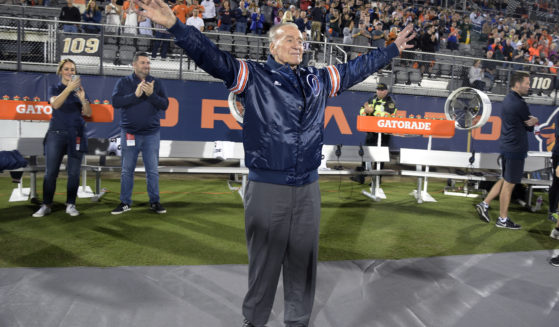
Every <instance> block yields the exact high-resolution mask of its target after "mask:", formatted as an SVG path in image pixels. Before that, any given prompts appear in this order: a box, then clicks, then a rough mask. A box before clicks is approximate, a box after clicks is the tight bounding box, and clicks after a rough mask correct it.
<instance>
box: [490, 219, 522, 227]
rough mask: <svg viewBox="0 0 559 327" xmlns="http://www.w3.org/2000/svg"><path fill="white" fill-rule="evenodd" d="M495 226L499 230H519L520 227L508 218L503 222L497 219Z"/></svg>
mask: <svg viewBox="0 0 559 327" xmlns="http://www.w3.org/2000/svg"><path fill="white" fill-rule="evenodd" d="M495 226H497V227H499V228H508V229H520V225H517V224H515V223H514V222H513V221H512V220H510V218H507V220H505V222H502V221H501V219H497V223H496V224H495Z"/></svg>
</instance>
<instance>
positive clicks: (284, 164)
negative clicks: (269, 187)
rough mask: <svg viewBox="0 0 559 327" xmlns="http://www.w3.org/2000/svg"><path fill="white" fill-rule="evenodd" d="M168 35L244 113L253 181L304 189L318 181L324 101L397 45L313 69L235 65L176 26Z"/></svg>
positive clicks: (194, 33)
mask: <svg viewBox="0 0 559 327" xmlns="http://www.w3.org/2000/svg"><path fill="white" fill-rule="evenodd" d="M169 31H170V32H171V33H172V34H173V35H175V37H176V38H177V40H176V43H177V45H178V46H180V47H181V48H183V49H184V50H185V51H186V54H187V55H188V56H189V57H190V58H192V60H194V62H196V64H197V65H198V66H199V67H201V68H202V69H204V70H205V71H206V72H208V73H209V74H210V75H212V76H214V77H216V78H219V79H221V80H223V81H224V82H225V85H226V86H227V88H228V89H229V91H230V92H233V93H235V94H237V98H238V99H239V101H241V103H242V104H243V106H244V108H245V113H244V119H243V121H244V123H243V145H244V150H245V164H246V166H247V167H248V168H249V176H248V177H249V179H250V180H252V181H258V182H265V183H272V184H282V185H295V186H300V185H305V184H308V183H312V182H314V181H316V180H317V179H318V171H317V168H318V166H319V165H320V160H321V156H322V145H323V134H324V108H325V107H326V100H327V99H328V97H333V96H336V95H338V94H339V93H340V92H342V91H344V90H346V89H348V88H349V87H351V86H353V85H355V84H357V83H359V82H361V81H363V80H364V79H365V78H367V77H368V76H369V75H371V74H373V73H374V72H376V71H377V70H378V69H380V68H381V67H384V66H385V65H386V64H388V63H389V62H390V60H391V59H392V58H393V57H395V56H397V55H398V54H399V51H398V48H397V47H396V45H391V46H389V47H388V48H386V49H383V50H373V51H371V52H370V53H368V54H366V55H363V56H360V57H358V58H356V59H355V60H352V61H349V62H348V63H347V64H340V65H333V66H328V67H325V68H321V69H317V68H314V67H301V66H299V67H297V69H295V70H293V69H291V67H289V65H281V64H279V63H277V62H276V61H275V60H274V59H273V58H272V57H271V56H270V57H268V61H267V62H266V63H257V62H252V61H244V60H238V59H236V58H235V57H233V56H232V55H231V54H229V53H227V52H223V51H221V50H219V49H218V48H217V47H216V46H215V45H214V44H213V43H211V41H210V40H209V39H207V38H206V37H205V36H204V35H203V34H202V33H200V32H199V31H198V30H197V29H196V28H193V27H192V26H185V25H184V24H182V23H181V22H180V21H178V20H177V23H176V24H175V25H174V26H172V27H171V28H170V29H169Z"/></svg>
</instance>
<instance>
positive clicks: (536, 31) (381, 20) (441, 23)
mask: <svg viewBox="0 0 559 327" xmlns="http://www.w3.org/2000/svg"><path fill="white" fill-rule="evenodd" d="M21 1H22V2H26V3H27V4H28V5H33V4H37V5H39V4H41V3H45V4H47V3H48V2H49V0H21ZM50 1H52V0H50ZM59 1H60V0H59ZM66 1H67V4H66V5H65V6H64V7H62V8H61V11H60V17H59V18H60V20H64V21H72V22H89V23H107V24H111V26H107V27H106V28H105V33H116V32H117V31H119V30H120V33H122V34H142V35H147V36H155V37H157V38H161V39H165V38H169V34H168V33H166V31H164V30H153V29H151V28H160V26H154V25H153V24H152V23H151V22H150V21H149V19H146V18H144V17H143V16H141V15H137V14H136V13H135V11H134V8H132V6H131V5H130V0H126V1H123V0H111V1H110V2H106V3H101V0H99V1H98V2H96V1H95V0H89V1H88V2H87V4H86V6H85V8H81V12H80V11H78V9H77V8H76V7H75V6H74V4H73V0H66ZM166 2H167V3H168V5H169V6H170V7H171V8H172V10H173V12H174V13H175V15H176V16H177V17H178V18H179V19H180V20H181V21H182V22H183V23H185V24H188V25H193V26H195V27H196V28H198V29H199V30H201V31H212V30H218V31H220V32H231V33H241V34H249V33H252V34H255V35H264V34H265V33H267V31H268V30H269V29H270V27H272V26H273V25H275V24H279V23H282V22H293V23H294V24H296V25H297V26H298V27H299V29H300V30H301V32H302V33H303V35H305V36H306V37H307V39H308V40H312V41H318V42H322V41H324V38H327V39H328V41H330V42H336V43H343V44H344V46H346V48H345V49H346V50H351V53H352V55H353V57H355V56H357V55H360V53H361V52H363V51H366V49H365V48H363V49H359V48H358V46H362V47H368V46H373V47H378V48H382V47H385V46H387V45H389V44H390V43H392V42H393V41H394V39H395V38H396V35H397V33H398V32H399V31H400V30H401V29H402V28H404V26H405V25H407V24H409V23H413V24H414V26H415V29H416V34H417V36H416V38H415V40H414V41H413V44H414V48H413V49H412V50H417V51H422V52H426V53H435V52H440V51H441V50H443V49H448V50H450V51H458V50H463V51H460V52H459V53H460V54H464V55H476V56H478V57H483V58H484V59H494V60H501V61H510V62H511V64H510V65H512V67H515V68H522V65H523V64H526V63H530V64H538V65H545V66H547V67H549V69H547V72H550V73H556V72H557V67H559V55H558V51H557V48H558V45H559V29H558V27H557V25H555V24H540V23H538V22H537V21H534V20H531V19H530V18H529V17H528V16H527V13H526V8H527V7H528V5H527V4H525V3H524V1H508V2H507V1H487V0H478V1H470V2H469V3H475V4H476V5H477V6H478V9H476V10H467V11H456V10H453V9H449V8H444V7H442V5H443V3H444V1H436V0H427V1H408V0H404V1H389V2H381V1H366V0H365V1H364V0H167V1H166ZM512 2H515V3H518V4H517V6H516V8H515V10H514V13H513V14H509V15H508V16H507V12H506V9H507V3H512ZM550 3H551V1H534V2H533V4H531V5H532V6H534V7H535V8H536V9H537V10H540V11H543V12H548V13H555V12H554V11H557V10H558V9H557V8H554V7H553V6H551V5H550ZM117 25H120V26H117ZM64 30H65V31H78V26H77V25H73V24H64ZM81 31H82V32H87V33H99V32H100V27H99V26H95V25H83V24H82V25H81ZM162 43H163V44H165V43H168V42H162ZM473 43H475V48H472V44H473ZM448 50H447V51H448ZM408 57H409V56H408ZM403 58H404V59H405V58H406V54H404V55H403ZM409 59H412V57H409ZM422 60H423V62H425V61H431V60H432V58H431V57H429V55H428V54H427V55H423V57H422ZM495 65H496V63H495V62H491V61H487V60H483V61H482V62H481V64H480V66H481V68H480V69H481V70H482V71H483V75H484V76H485V77H486V78H488V79H490V80H491V81H493V80H494V78H495V76H494V73H495ZM420 66H421V70H422V72H425V73H429V72H430V71H429V70H430V69H431V66H432V65H426V64H422V65H420ZM472 68H473V67H472ZM540 70H541V69H540ZM471 73H472V74H474V75H473V76H470V82H471V84H473V81H474V80H475V78H474V77H475V76H477V75H475V72H473V71H471ZM472 74H470V75H472ZM478 75H479V73H478Z"/></svg>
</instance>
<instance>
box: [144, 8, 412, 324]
mask: <svg viewBox="0 0 559 327" xmlns="http://www.w3.org/2000/svg"><path fill="white" fill-rule="evenodd" d="M137 3H138V4H139V5H140V7H142V8H143V9H144V11H143V12H142V14H143V15H145V16H147V17H149V18H150V19H151V20H152V21H155V22H158V23H160V24H162V25H164V26H165V27H166V28H168V30H169V32H170V33H171V34H173V35H174V36H175V38H176V43H177V45H178V46H180V47H181V48H183V49H184V50H185V53H186V54H187V55H188V56H189V57H190V58H191V59H192V60H193V61H194V62H195V63H196V64H197V65H198V66H199V67H201V68H202V69H203V70H204V71H206V72H207V73H209V74H210V75H212V76H214V77H216V78H219V79H221V80H223V81H224V82H225V85H226V86H227V88H228V89H229V91H230V92H231V93H234V94H235V95H236V96H237V99H238V100H239V101H240V102H241V104H242V105H243V107H244V115H243V130H242V139H243V147H244V152H245V156H244V159H245V165H246V166H247V168H248V169H249V174H248V183H247V185H246V188H245V192H244V205H245V233H246V241H247V248H248V261H249V265H248V291H247V294H246V295H245V298H244V301H243V309H242V312H243V315H244V318H245V320H244V322H243V326H265V325H266V323H267V321H268V318H269V316H270V313H271V310H272V307H273V303H274V298H275V294H276V291H277V286H278V281H279V276H280V274H281V273H283V285H284V302H285V312H284V322H285V324H286V325H287V326H308V324H309V322H310V318H311V311H312V307H313V303H314V293H315V286H316V268H317V260H318V235H319V224H320V189H319V185H318V170H317V169H318V167H319V165H320V161H321V156H322V145H323V139H324V112H325V107H326V101H327V100H328V98H330V97H334V96H337V95H338V94H339V93H340V92H343V91H344V90H347V89H348V88H350V87H351V86H353V85H355V84H357V83H359V82H361V81H363V80H364V79H365V78H367V77H368V76H370V75H371V74H373V73H374V72H376V71H378V70H379V69H381V68H382V67H384V66H385V65H387V64H388V63H390V60H391V59H392V58H394V57H396V56H398V55H399V54H400V52H401V51H403V50H404V49H408V47H409V46H408V44H407V42H408V41H410V40H411V39H412V38H413V37H414V35H411V32H412V31H413V26H412V25H409V26H408V27H406V28H405V29H404V30H403V32H402V34H401V35H400V36H399V37H398V38H397V39H396V40H395V41H394V44H392V45H390V46H388V47H387V48H385V49H382V50H373V51H371V52H369V53H367V54H364V55H362V56H360V57H358V58H357V59H355V60H351V61H349V62H347V63H345V64H339V65H330V66H327V67H324V68H316V67H306V66H302V65H301V62H302V57H303V52H304V45H303V43H304V39H303V36H302V35H301V32H300V31H299V29H298V27H297V25H295V24H293V23H281V24H278V25H274V26H273V27H272V28H271V29H270V45H269V50H270V56H268V60H267V61H266V62H264V63H259V62H254V61H250V60H246V61H245V60H240V59H237V58H235V57H233V56H232V55H231V54H230V53H227V52H224V51H221V50H219V49H218V48H217V47H216V46H215V44H213V43H212V42H211V41H210V40H209V39H208V38H206V37H205V36H204V35H203V34H202V33H200V32H199V31H198V30H196V29H195V28H193V27H192V26H185V25H184V24H182V23H181V22H180V21H178V20H177V19H176V17H175V16H174V15H173V13H172V12H171V11H170V10H169V9H168V8H165V6H163V3H162V1H161V0H140V1H138V2H137Z"/></svg>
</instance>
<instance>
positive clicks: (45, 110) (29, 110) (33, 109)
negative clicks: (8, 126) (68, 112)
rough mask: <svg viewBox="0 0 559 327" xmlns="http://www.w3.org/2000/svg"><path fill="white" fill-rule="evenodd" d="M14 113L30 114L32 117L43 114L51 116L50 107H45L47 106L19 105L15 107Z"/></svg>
mask: <svg viewBox="0 0 559 327" xmlns="http://www.w3.org/2000/svg"><path fill="white" fill-rule="evenodd" d="M16 112H17V113H18V114H32V115H41V114H45V115H51V114H52V107H51V106H49V105H47V106H42V105H32V104H29V105H27V106H26V105H24V104H19V105H17V107H16Z"/></svg>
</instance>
